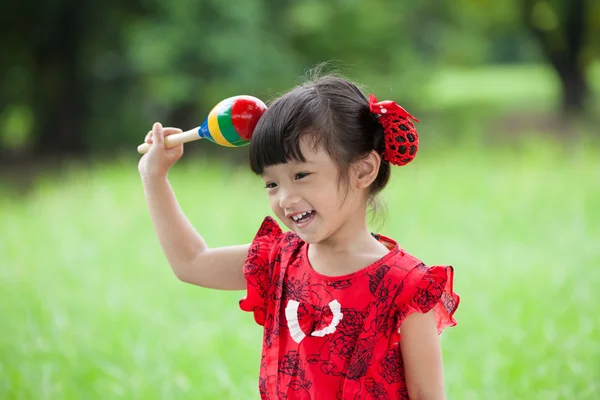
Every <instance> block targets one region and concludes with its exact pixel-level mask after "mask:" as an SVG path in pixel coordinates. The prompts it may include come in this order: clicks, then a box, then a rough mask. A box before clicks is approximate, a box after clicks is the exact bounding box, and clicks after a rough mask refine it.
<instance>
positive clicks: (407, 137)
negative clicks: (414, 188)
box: [369, 94, 419, 166]
mask: <svg viewBox="0 0 600 400" xmlns="http://www.w3.org/2000/svg"><path fill="white" fill-rule="evenodd" d="M369 109H370V110H371V112H372V113H373V114H377V115H378V116H379V122H380V123H381V125H382V126H383V134H384V138H385V150H384V151H383V157H384V158H385V159H386V160H388V161H389V162H390V163H392V164H394V165H398V166H402V165H406V164H408V163H409V162H411V161H412V160H413V159H414V158H415V155H416V154H417V150H418V148H419V135H418V133H417V130H416V128H415V125H414V124H413V122H412V121H411V119H412V120H414V121H415V122H419V120H418V119H416V118H415V117H413V116H412V115H410V114H409V113H408V112H407V111H406V110H405V109H404V108H402V107H400V106H399V105H398V104H396V103H395V102H393V101H390V100H384V101H379V102H378V101H377V99H376V98H375V96H374V95H372V94H371V95H370V96H369Z"/></svg>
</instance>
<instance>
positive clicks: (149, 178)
mask: <svg viewBox="0 0 600 400" xmlns="http://www.w3.org/2000/svg"><path fill="white" fill-rule="evenodd" d="M141 176H142V184H143V185H144V186H153V185H156V184H157V183H158V184H160V183H164V182H166V181H167V174H166V173H157V172H153V173H147V172H146V173H143V174H141Z"/></svg>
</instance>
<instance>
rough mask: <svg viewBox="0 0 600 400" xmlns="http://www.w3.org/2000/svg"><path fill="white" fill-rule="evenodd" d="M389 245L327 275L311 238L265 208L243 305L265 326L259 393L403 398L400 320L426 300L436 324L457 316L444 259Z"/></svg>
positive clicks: (455, 298) (248, 266)
mask: <svg viewBox="0 0 600 400" xmlns="http://www.w3.org/2000/svg"><path fill="white" fill-rule="evenodd" d="M374 236H375V237H376V238H377V239H378V240H379V241H380V242H381V243H383V244H384V245H386V246H387V247H388V248H390V252H389V253H388V254H387V255H385V256H384V257H382V258H381V259H379V260H377V261H376V262H375V263H373V264H371V265H369V266H367V267H365V268H363V269H361V270H359V271H357V272H355V273H352V274H349V275H344V276H338V277H328V276H324V275H321V274H319V273H317V272H316V271H314V270H313V269H312V267H311V266H310V264H309V262H308V257H307V249H308V246H307V244H306V243H304V242H303V241H302V240H301V239H300V238H299V237H298V236H297V235H296V234H295V233H293V232H285V233H283V232H282V231H281V229H280V227H279V226H278V225H277V223H276V222H275V221H274V220H273V219H272V218H271V217H267V218H265V220H264V221H263V223H262V225H261V227H260V229H259V231H258V233H257V234H256V236H255V238H254V240H253V242H252V244H251V246H250V250H249V252H248V258H247V260H246V263H245V266H244V274H245V276H246V281H247V294H246V296H245V297H244V298H243V299H242V300H240V307H241V309H242V310H244V311H251V312H253V313H254V319H255V321H256V322H257V323H258V324H259V325H262V326H263V327H264V339H263V349H262V359H261V366H260V380H259V390H260V395H261V398H262V399H271V400H274V399H290V400H291V399H312V400H316V399H328V400H330V399H369V400H371V399H381V400H383V399H390V400H391V399H408V392H407V389H406V383H405V380H404V368H403V365H402V356H401V354H400V346H399V344H398V341H399V339H400V335H399V333H398V328H399V326H400V324H401V323H402V321H403V320H404V319H405V318H406V317H407V316H408V315H410V314H411V313H413V312H421V313H426V312H428V311H429V310H431V309H432V308H433V309H434V312H435V317H436V320H437V327H438V333H441V332H442V330H443V329H444V328H445V327H447V326H454V325H456V321H455V320H454V318H453V314H454V311H455V310H456V308H457V307H458V303H459V296H458V295H457V294H455V293H454V292H453V290H452V284H453V269H452V267H450V266H446V267H441V266H436V267H426V266H425V265H424V264H423V263H422V262H421V261H419V260H417V259H416V258H414V257H412V256H410V255H409V254H407V253H406V252H404V251H403V250H402V249H400V248H399V247H398V245H397V244H396V242H395V241H393V240H392V239H390V238H387V237H385V236H382V235H374Z"/></svg>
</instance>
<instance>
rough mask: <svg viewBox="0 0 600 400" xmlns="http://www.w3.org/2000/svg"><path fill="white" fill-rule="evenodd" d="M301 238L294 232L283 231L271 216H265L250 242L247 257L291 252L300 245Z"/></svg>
mask: <svg viewBox="0 0 600 400" xmlns="http://www.w3.org/2000/svg"><path fill="white" fill-rule="evenodd" d="M302 244H303V242H302V240H301V239H300V238H299V237H298V235H296V234H295V233H294V232H291V231H287V232H284V231H283V230H282V229H281V227H280V226H279V224H278V223H277V222H276V221H275V220H274V219H273V217H271V216H266V217H265V218H264V219H263V221H262V223H261V225H260V227H259V228H258V231H257V232H256V235H255V236H254V239H253V240H252V243H251V244H250V250H249V258H251V257H252V256H253V255H260V256H261V258H269V256H271V257H273V256H274V255H275V254H277V253H280V252H291V251H293V250H294V249H298V248H300V247H301V246H302Z"/></svg>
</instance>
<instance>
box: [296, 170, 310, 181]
mask: <svg viewBox="0 0 600 400" xmlns="http://www.w3.org/2000/svg"><path fill="white" fill-rule="evenodd" d="M308 175H310V174H309V173H307V172H299V173H297V174H296V177H295V178H296V179H302V178H306V177H307V176H308Z"/></svg>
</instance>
